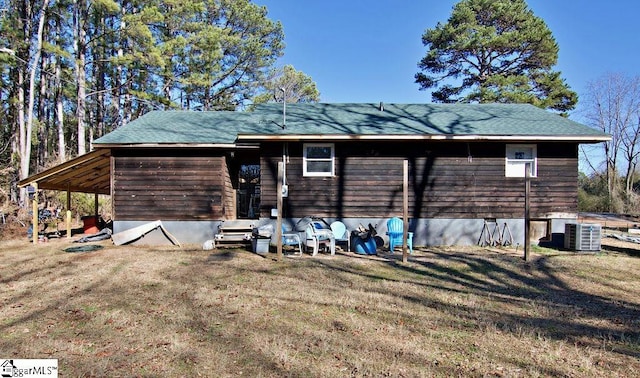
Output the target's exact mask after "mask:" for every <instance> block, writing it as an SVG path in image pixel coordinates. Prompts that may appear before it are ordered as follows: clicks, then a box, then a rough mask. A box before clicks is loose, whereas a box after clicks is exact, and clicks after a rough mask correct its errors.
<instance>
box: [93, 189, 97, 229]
mask: <svg viewBox="0 0 640 378" xmlns="http://www.w3.org/2000/svg"><path fill="white" fill-rule="evenodd" d="M93 205H94V208H93V209H94V210H95V211H94V213H93V215H95V216H96V225H97V224H98V192H97V191H96V193H95V199H94V203H93Z"/></svg>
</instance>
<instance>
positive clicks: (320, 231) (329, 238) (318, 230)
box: [305, 221, 336, 256]
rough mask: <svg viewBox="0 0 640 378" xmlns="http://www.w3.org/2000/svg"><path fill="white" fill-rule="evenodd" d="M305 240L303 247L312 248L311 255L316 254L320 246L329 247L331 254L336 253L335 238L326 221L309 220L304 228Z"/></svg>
mask: <svg viewBox="0 0 640 378" xmlns="http://www.w3.org/2000/svg"><path fill="white" fill-rule="evenodd" d="M305 233H306V236H307V237H306V241H305V247H306V248H309V247H312V248H313V253H312V256H315V255H317V254H318V251H319V250H320V247H321V246H325V247H327V246H328V247H329V250H330V251H331V254H332V255H335V254H336V239H335V237H334V236H333V232H332V231H331V227H330V226H329V225H327V224H326V222H318V221H312V222H309V224H308V225H307V228H306V230H305Z"/></svg>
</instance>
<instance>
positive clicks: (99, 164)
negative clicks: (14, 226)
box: [18, 148, 111, 244]
mask: <svg viewBox="0 0 640 378" xmlns="http://www.w3.org/2000/svg"><path fill="white" fill-rule="evenodd" d="M18 186H19V187H27V186H31V187H32V188H33V190H32V193H33V197H32V198H31V200H32V212H33V220H32V224H33V230H34V232H33V242H34V244H35V243H37V241H38V232H37V230H38V226H39V225H38V190H43V189H44V190H58V191H66V192H67V211H66V217H65V224H66V230H67V237H69V238H70V237H71V193H72V192H77V193H93V194H95V213H94V215H95V216H96V217H97V216H98V195H99V194H108V195H110V194H111V149H108V148H100V149H96V150H94V151H91V152H89V153H86V154H84V155H81V156H78V157H76V158H73V159H71V160H68V161H66V162H64V163H62V164H59V165H56V166H54V167H51V168H48V169H46V170H44V171H42V172H40V173H37V174H35V175H32V176H29V177H27V178H26V179H24V180H21V181H20V182H19V183H18ZM30 194H31V193H30Z"/></svg>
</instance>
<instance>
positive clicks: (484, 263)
mask: <svg viewBox="0 0 640 378" xmlns="http://www.w3.org/2000/svg"><path fill="white" fill-rule="evenodd" d="M429 254H430V255H431V256H430V257H429V258H427V259H420V258H417V257H415V256H412V257H410V258H409V263H407V264H405V263H402V261H401V256H391V257H390V258H389V259H387V260H386V263H387V264H389V265H391V266H393V267H394V268H395V269H399V270H400V271H402V272H405V273H410V276H409V277H411V276H414V277H416V278H415V279H411V278H389V277H388V276H383V275H378V274H375V273H367V272H365V271H362V270H356V269H351V268H350V267H349V266H347V265H345V264H339V263H334V262H333V261H331V260H319V261H318V262H317V264H321V265H324V266H326V267H327V268H331V269H336V270H339V271H342V272H346V273H351V274H359V275H364V276H366V277H368V278H371V279H375V280H391V281H396V282H402V283H410V284H411V285H419V286H423V287H424V288H425V294H424V295H422V294H420V295H418V294H403V293H401V292H400V293H390V292H387V291H385V290H384V289H381V288H380V286H371V287H369V288H368V290H370V291H373V292H377V293H380V294H386V295H397V296H401V297H402V298H403V299H405V300H407V301H410V302H415V303H418V304H420V305H423V306H427V307H431V308H437V309H438V310H440V311H445V312H447V313H450V314H455V315H456V316H457V317H459V318H460V319H466V320H468V321H469V322H477V321H478V318H480V319H483V320H484V321H486V322H490V323H492V325H493V326H495V327H496V328H497V329H500V330H502V331H506V332H513V333H514V334H518V333H522V332H525V333H530V334H533V335H540V336H546V337H550V338H553V339H557V340H566V341H569V342H572V343H575V344H580V345H588V346H591V347H593V348H598V347H601V346H602V345H604V344H607V345H608V347H609V348H612V349H613V350H614V351H615V352H617V353H620V354H624V355H628V356H632V357H635V358H640V329H638V326H637V325H638V323H637V322H638V319H640V306H638V304H636V303H632V302H628V301H624V300H620V299H617V298H609V297H605V296H601V295H597V294H593V293H589V292H587V291H586V290H585V291H583V290H579V289H577V288H574V287H571V286H569V285H568V284H566V283H565V282H564V281H563V280H562V279H561V278H559V276H558V275H557V273H556V268H554V267H553V264H551V260H552V259H553V258H554V256H541V257H539V258H537V259H535V260H534V261H531V262H525V261H523V260H522V259H521V258H519V257H516V256H512V255H506V254H504V255H503V254H499V253H492V252H487V254H486V255H484V254H478V253H449V252H438V251H429ZM560 255H561V256H565V255H564V254H560ZM399 277H403V276H399ZM421 277H423V278H426V279H423V278H421ZM430 289H438V290H446V291H450V292H455V293H458V294H465V295H469V294H472V295H478V296H481V297H487V296H489V297H491V300H495V301H499V302H504V303H507V304H513V305H518V304H521V306H531V307H533V308H534V311H533V313H531V314H526V315H524V314H523V312H519V313H518V312H512V313H510V312H502V311H492V310H490V309H482V308H475V307H473V308H472V307H471V306H465V305H460V304H459V303H455V304H452V303H447V302H445V301H442V300H438V299H437V298H438V297H436V296H430V295H429V294H428V293H429V290H430ZM535 309H539V311H535ZM600 324H603V325H600ZM607 324H609V325H610V326H608V325H607ZM614 325H615V326H614ZM585 338H588V340H587V341H585V340H586V339H585Z"/></svg>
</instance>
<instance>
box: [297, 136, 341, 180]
mask: <svg viewBox="0 0 640 378" xmlns="http://www.w3.org/2000/svg"><path fill="white" fill-rule="evenodd" d="M310 147H329V148H330V149H331V156H330V157H326V158H310V157H307V151H308V148H310ZM302 150H303V159H302V175H303V176H304V177H333V176H334V175H335V152H336V148H335V145H334V144H333V143H304V144H303V146H302ZM327 161H329V162H331V171H330V172H309V171H308V169H307V168H308V165H307V163H308V162H327Z"/></svg>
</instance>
